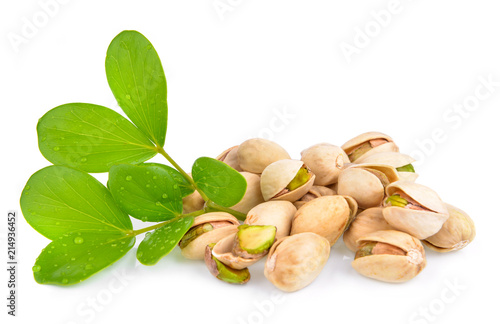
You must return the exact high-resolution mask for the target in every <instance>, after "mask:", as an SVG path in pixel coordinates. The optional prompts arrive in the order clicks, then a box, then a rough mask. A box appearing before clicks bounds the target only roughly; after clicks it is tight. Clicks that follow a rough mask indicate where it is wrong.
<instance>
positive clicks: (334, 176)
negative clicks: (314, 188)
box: [301, 143, 349, 186]
mask: <svg viewBox="0 0 500 324" xmlns="http://www.w3.org/2000/svg"><path fill="white" fill-rule="evenodd" d="M301 160H302V161H304V163H305V164H306V165H307V166H308V167H309V168H310V169H311V171H312V172H313V173H314V174H315V175H316V179H315V180H314V184H315V185H318V186H328V185H331V184H333V183H336V182H337V180H338V178H339V174H340V171H341V170H342V168H343V167H344V164H347V163H349V158H348V157H347V154H346V153H345V152H344V151H343V150H342V149H341V148H340V147H338V146H336V145H332V144H328V143H321V144H316V145H313V146H311V147H309V148H308V149H305V150H304V151H302V153H301Z"/></svg>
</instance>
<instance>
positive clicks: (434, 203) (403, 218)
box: [383, 181, 449, 240]
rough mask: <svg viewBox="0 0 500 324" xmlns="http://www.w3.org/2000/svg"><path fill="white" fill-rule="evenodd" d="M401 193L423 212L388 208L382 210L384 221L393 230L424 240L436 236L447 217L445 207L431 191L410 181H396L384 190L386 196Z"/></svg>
mask: <svg viewBox="0 0 500 324" xmlns="http://www.w3.org/2000/svg"><path fill="white" fill-rule="evenodd" d="M397 192H401V193H403V194H405V195H407V196H409V197H410V198H411V199H413V200H414V201H416V202H417V203H418V204H420V206H422V207H424V208H425V209H424V210H416V209H413V208H409V205H408V206H407V207H404V208H403V207H396V206H390V207H386V208H384V211H383V214H384V218H385V220H386V221H387V222H388V223H389V224H391V226H393V227H394V228H396V229H398V230H400V231H403V232H406V233H408V234H411V235H413V236H415V237H416V238H418V239H420V240H424V239H426V238H428V237H429V236H431V235H434V234H436V233H437V232H438V231H439V230H440V229H441V227H442V226H443V224H444V222H446V220H447V219H448V217H449V213H448V210H447V209H446V206H445V205H444V203H443V202H442V201H441V199H440V198H439V196H438V195H437V193H436V192H435V191H433V190H432V189H430V188H428V187H426V186H424V185H421V184H417V183H414V182H411V181H398V182H395V183H393V184H391V185H389V186H387V188H386V194H387V196H391V195H393V194H394V193H397Z"/></svg>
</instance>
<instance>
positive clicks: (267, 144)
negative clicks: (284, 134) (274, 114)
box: [237, 138, 290, 173]
mask: <svg viewBox="0 0 500 324" xmlns="http://www.w3.org/2000/svg"><path fill="white" fill-rule="evenodd" d="M237 155H238V161H239V164H240V167H241V169H242V170H243V171H248V172H253V173H262V171H264V169H265V168H266V167H267V166H268V165H269V164H271V163H273V162H276V161H279V160H284V159H290V155H289V154H288V153H287V152H286V151H285V149H284V148H282V147H281V146H280V145H278V144H277V143H275V142H272V141H269V140H266V139H263V138H252V139H249V140H246V141H245V142H243V143H241V145H240V146H239V147H238V152H237Z"/></svg>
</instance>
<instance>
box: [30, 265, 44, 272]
mask: <svg viewBox="0 0 500 324" xmlns="http://www.w3.org/2000/svg"><path fill="white" fill-rule="evenodd" d="M31 269H32V270H33V272H38V271H40V270H42V267H40V266H39V265H34V266H33V268H31Z"/></svg>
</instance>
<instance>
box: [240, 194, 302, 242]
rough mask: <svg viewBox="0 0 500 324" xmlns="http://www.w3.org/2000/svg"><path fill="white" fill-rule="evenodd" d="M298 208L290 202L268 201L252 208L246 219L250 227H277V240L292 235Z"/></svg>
mask: <svg viewBox="0 0 500 324" xmlns="http://www.w3.org/2000/svg"><path fill="white" fill-rule="evenodd" d="M296 211H297V208H295V207H294V205H293V204H292V203H291V202H289V201H280V200H273V201H266V202H264V203H261V204H259V205H257V206H255V207H254V208H252V209H251V210H250V211H249V212H248V214H247V218H246V219H245V224H248V225H273V226H275V227H276V239H277V240H279V239H280V238H282V237H285V236H288V235H289V234H290V228H291V227H292V218H293V216H294V215H295V212H296Z"/></svg>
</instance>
